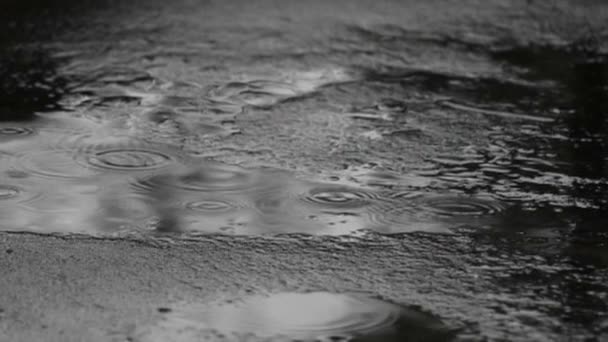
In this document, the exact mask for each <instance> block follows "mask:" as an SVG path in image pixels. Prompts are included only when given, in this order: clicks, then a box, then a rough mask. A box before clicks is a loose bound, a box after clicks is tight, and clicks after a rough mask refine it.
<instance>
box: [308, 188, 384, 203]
mask: <svg viewBox="0 0 608 342" xmlns="http://www.w3.org/2000/svg"><path fill="white" fill-rule="evenodd" d="M302 200H303V201H304V202H306V203H309V204H312V205H315V206H319V207H321V208H322V209H323V208H325V209H359V208H363V207H366V206H368V205H370V204H371V203H373V202H374V201H376V200H378V196H377V195H376V194H375V193H373V192H370V191H366V190H362V189H354V188H349V187H345V186H334V185H321V186H317V187H315V188H313V189H311V190H310V191H309V192H308V193H307V194H306V195H304V196H303V197H302Z"/></svg>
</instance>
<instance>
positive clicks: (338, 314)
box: [136, 292, 453, 342]
mask: <svg viewBox="0 0 608 342" xmlns="http://www.w3.org/2000/svg"><path fill="white" fill-rule="evenodd" d="M159 312H160V313H161V315H162V316H163V317H162V318H161V320H160V322H159V323H158V324H157V325H156V326H154V327H150V328H147V329H143V330H144V331H141V332H139V333H137V334H136V335H137V336H136V337H137V338H138V340H141V341H147V342H152V341H162V340H163V338H165V336H173V337H175V336H179V338H180V341H194V340H197V339H201V338H204V337H205V336H216V337H217V336H223V337H224V339H228V340H230V339H236V338H239V337H240V338H244V337H247V336H249V337H252V336H255V337H257V338H260V339H263V340H264V341H318V342H325V341H327V342H329V341H353V342H354V341H360V342H363V341H399V342H401V341H403V342H414V341H450V340H452V338H453V334H452V332H451V331H450V330H449V329H448V328H447V327H446V326H445V325H443V323H442V322H441V321H440V320H439V319H438V318H436V317H434V316H433V315H430V314H427V313H424V312H422V311H419V310H416V309H412V308H407V307H403V306H400V305H396V304H393V303H389V302H385V301H382V300H379V299H375V298H372V297H367V296H364V295H360V294H335V293H329V292H311V293H277V294H273V295H270V296H253V297H248V298H242V299H238V300H234V301H230V302H226V303H219V304H210V305H192V304H188V305H184V306H178V307H176V308H163V310H159Z"/></svg>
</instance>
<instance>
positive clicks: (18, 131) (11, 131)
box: [0, 127, 34, 137]
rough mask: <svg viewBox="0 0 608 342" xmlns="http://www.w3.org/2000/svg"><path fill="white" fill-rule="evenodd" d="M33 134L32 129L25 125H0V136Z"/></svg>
mask: <svg viewBox="0 0 608 342" xmlns="http://www.w3.org/2000/svg"><path fill="white" fill-rule="evenodd" d="M31 134H34V130H32V129H30V128H26V127H0V136H7V137H18V136H26V135H31Z"/></svg>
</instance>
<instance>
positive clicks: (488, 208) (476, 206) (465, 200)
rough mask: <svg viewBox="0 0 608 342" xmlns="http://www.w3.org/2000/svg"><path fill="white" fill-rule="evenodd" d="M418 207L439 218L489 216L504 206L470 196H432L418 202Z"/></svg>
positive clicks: (493, 201) (501, 209)
mask: <svg viewBox="0 0 608 342" xmlns="http://www.w3.org/2000/svg"><path fill="white" fill-rule="evenodd" d="M420 205H421V206H422V207H423V208H424V209H425V210H427V211H428V212H431V213H433V214H435V215H439V216H447V217H453V216H475V217H479V216H489V215H494V214H497V213H500V212H502V211H504V210H505V209H506V206H505V205H504V204H502V203H500V202H498V201H495V200H492V199H486V198H476V197H470V196H433V197H426V198H422V199H421V200H420Z"/></svg>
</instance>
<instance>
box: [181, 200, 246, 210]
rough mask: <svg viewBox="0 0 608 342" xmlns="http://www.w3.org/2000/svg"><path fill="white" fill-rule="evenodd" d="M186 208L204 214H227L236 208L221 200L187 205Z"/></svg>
mask: <svg viewBox="0 0 608 342" xmlns="http://www.w3.org/2000/svg"><path fill="white" fill-rule="evenodd" d="M185 206H186V208H188V209H190V210H194V211H198V212H203V213H225V212H229V211H231V210H233V209H235V208H236V207H235V206H234V205H233V204H231V203H229V202H224V201H220V200H203V201H196V202H189V203H186V205H185Z"/></svg>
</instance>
